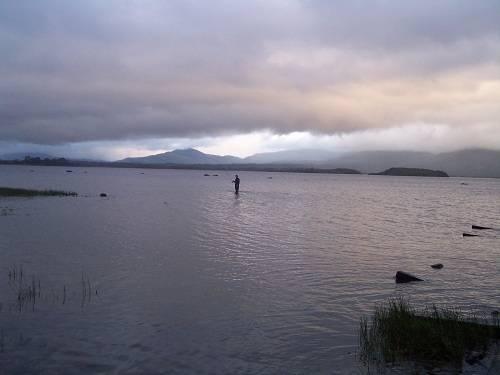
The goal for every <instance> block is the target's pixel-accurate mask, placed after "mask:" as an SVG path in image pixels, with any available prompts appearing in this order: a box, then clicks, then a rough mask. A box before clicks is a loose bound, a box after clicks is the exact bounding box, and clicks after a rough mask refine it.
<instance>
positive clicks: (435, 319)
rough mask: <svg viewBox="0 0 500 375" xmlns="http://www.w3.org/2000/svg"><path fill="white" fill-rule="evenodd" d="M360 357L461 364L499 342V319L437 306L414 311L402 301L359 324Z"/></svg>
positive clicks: (381, 307) (391, 303)
mask: <svg viewBox="0 0 500 375" xmlns="http://www.w3.org/2000/svg"><path fill="white" fill-rule="evenodd" d="M359 337H360V357H361V360H362V361H363V362H365V363H367V362H379V363H380V362H385V363H395V362H405V361H421V362H423V363H435V364H439V363H448V364H454V365H461V363H462V361H463V359H464V357H465V356H466V355H467V354H468V353H470V352H472V351H480V352H483V353H486V352H487V350H488V347H489V345H490V344H491V343H492V342H493V341H494V340H498V339H500V325H499V323H498V319H496V320H495V321H493V322H490V321H488V320H487V319H486V318H484V319H480V318H478V317H477V316H473V315H466V314H464V313H462V312H460V311H459V310H453V309H441V308H438V307H436V306H432V307H430V308H429V307H426V308H424V309H422V310H417V309H416V308H415V307H413V306H411V305H410V303H409V302H408V301H407V300H405V299H403V298H397V299H391V300H389V301H388V302H386V303H384V304H382V305H379V306H377V307H376V308H375V312H374V314H373V316H372V318H371V319H367V318H362V319H361V322H360V335H359Z"/></svg>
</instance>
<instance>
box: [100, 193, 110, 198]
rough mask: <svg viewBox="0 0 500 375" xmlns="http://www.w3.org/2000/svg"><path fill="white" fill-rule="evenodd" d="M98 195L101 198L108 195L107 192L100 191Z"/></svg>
mask: <svg viewBox="0 0 500 375" xmlns="http://www.w3.org/2000/svg"><path fill="white" fill-rule="evenodd" d="M99 196H100V197H101V198H106V197H107V196H108V194H106V193H101V194H99Z"/></svg>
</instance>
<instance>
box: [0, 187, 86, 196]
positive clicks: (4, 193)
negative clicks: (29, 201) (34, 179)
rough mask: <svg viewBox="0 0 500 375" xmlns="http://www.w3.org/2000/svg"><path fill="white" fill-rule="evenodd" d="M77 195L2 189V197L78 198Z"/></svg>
mask: <svg viewBox="0 0 500 375" xmlns="http://www.w3.org/2000/svg"><path fill="white" fill-rule="evenodd" d="M77 195H78V194H77V193H75V192H72V191H60V190H32V189H20V188H8V187H0V197H76V196H77Z"/></svg>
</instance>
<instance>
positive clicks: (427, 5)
mask: <svg viewBox="0 0 500 375" xmlns="http://www.w3.org/2000/svg"><path fill="white" fill-rule="evenodd" d="M0 54H1V56H2V64H0V140H2V141H12V142H29V143H35V144H64V143H69V142H74V143H77V142H86V141H100V140H116V139H134V138H151V137H202V136H215V135H220V134H227V133H234V132H240V133H246V132H251V131H256V130H262V129H269V130H271V131H274V132H276V133H289V132H292V131H312V132H316V133H323V134H338V133H348V132H355V131H362V130H369V129H384V128H390V127H394V126H404V125H407V124H413V123H417V122H418V123H421V124H424V125H425V124H426V123H427V124H429V125H435V124H441V125H446V126H448V127H451V128H467V127H474V126H482V127H484V126H486V127H487V128H494V127H500V123H499V120H498V119H499V118H500V109H499V106H498V102H499V101H500V68H499V64H498V61H500V3H499V2H498V1H496V0H495V1H481V2H479V3H478V2H470V1H466V0H462V1H458V0H456V1H451V0H449V1H448V0H443V1H439V2H436V1H431V0H428V1H419V2H401V1H374V2H371V1H370V2H368V1H343V0H342V1H335V2H332V1H326V0H316V1H314V0H309V1H306V0H304V1H298V0H296V1H293V0H290V1H285V0H274V1H272V0H268V1H263V0H262V1H252V2H247V1H235V0H232V1H229V0H226V1H214V2H203V3H200V2H196V1H186V0H182V1H181V0H174V1H167V2H165V1H160V0H147V1H138V0H136V1H127V2H123V1H118V0H109V1H98V0H86V1H83V0H80V1H76V0H75V1H71V2H68V1H63V0H44V1H38V2H32V3H30V4H27V3H24V2H14V1H4V2H1V3H0Z"/></svg>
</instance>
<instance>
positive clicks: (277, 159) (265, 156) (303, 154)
mask: <svg viewBox="0 0 500 375" xmlns="http://www.w3.org/2000/svg"><path fill="white" fill-rule="evenodd" d="M338 155H339V154H338V153H335V152H332V151H326V150H311V149H303V150H287V151H276V152H264V153H260V154H255V155H252V156H248V157H246V158H245V159H243V161H244V162H245V163H265V164H268V163H294V164H301V163H317V162H323V161H326V160H330V159H335V158H337V157H338Z"/></svg>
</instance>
